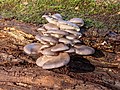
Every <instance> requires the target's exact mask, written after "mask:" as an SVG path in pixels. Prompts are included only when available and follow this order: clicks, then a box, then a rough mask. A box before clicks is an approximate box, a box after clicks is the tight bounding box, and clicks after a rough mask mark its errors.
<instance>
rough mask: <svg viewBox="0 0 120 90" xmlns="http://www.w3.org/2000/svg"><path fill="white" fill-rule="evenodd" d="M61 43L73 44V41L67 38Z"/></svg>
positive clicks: (61, 40) (60, 40)
mask: <svg viewBox="0 0 120 90" xmlns="http://www.w3.org/2000/svg"><path fill="white" fill-rule="evenodd" d="M59 42H62V43H64V44H72V41H70V40H69V39H66V38H60V39H59Z"/></svg>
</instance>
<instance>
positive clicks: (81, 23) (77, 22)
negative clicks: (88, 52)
mask: <svg viewBox="0 0 120 90" xmlns="http://www.w3.org/2000/svg"><path fill="white" fill-rule="evenodd" d="M69 21H70V22H72V23H75V24H77V25H79V26H81V27H82V26H83V25H84V21H83V19H81V18H72V19H70V20H69Z"/></svg>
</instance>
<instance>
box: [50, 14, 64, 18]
mask: <svg viewBox="0 0 120 90" xmlns="http://www.w3.org/2000/svg"><path fill="white" fill-rule="evenodd" d="M52 17H53V18H55V19H62V16H61V15H60V14H59V13H56V14H53V15H52Z"/></svg>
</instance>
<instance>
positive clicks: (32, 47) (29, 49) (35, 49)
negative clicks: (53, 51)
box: [24, 43, 41, 54]
mask: <svg viewBox="0 0 120 90" xmlns="http://www.w3.org/2000/svg"><path fill="white" fill-rule="evenodd" d="M40 47H41V44H40V43H31V44H28V45H26V46H25V47H24V51H25V52H26V53H27V54H38V53H39V48H40Z"/></svg>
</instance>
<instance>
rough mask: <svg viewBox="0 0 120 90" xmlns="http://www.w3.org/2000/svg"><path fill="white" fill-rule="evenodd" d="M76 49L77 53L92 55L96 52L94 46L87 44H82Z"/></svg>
mask: <svg viewBox="0 0 120 90" xmlns="http://www.w3.org/2000/svg"><path fill="white" fill-rule="evenodd" d="M75 50H76V51H75V52H76V54H79V55H90V54H93V53H95V50H94V49H93V48H92V47H89V46H85V45H81V46H79V48H75Z"/></svg>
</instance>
